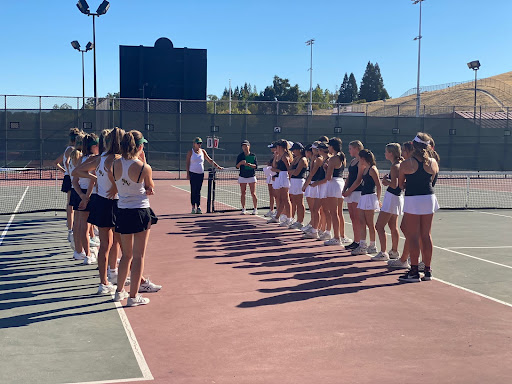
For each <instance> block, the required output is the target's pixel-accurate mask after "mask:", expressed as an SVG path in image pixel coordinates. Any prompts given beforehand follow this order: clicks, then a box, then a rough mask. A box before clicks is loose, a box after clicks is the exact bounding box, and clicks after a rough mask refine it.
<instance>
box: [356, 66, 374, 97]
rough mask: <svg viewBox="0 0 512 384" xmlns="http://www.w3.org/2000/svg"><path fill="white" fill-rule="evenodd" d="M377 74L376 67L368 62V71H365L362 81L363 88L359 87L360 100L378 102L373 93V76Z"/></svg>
mask: <svg viewBox="0 0 512 384" xmlns="http://www.w3.org/2000/svg"><path fill="white" fill-rule="evenodd" d="M374 72H375V67H374V66H373V64H372V63H371V62H368V64H366V69H365V71H364V75H363V78H362V79H361V86H360V87H359V99H360V100H366V101H374V100H377V99H376V98H374V97H375V96H374V93H375V92H374V91H373V88H374V86H373V82H374V81H373V78H374V76H373V74H374Z"/></svg>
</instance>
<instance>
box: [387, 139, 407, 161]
mask: <svg viewBox="0 0 512 384" xmlns="http://www.w3.org/2000/svg"><path fill="white" fill-rule="evenodd" d="M386 151H388V152H389V153H391V154H392V155H393V157H394V158H395V161H398V162H400V161H404V158H403V157H402V148H401V147H400V144H398V143H389V144H387V145H386Z"/></svg>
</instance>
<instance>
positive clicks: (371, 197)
mask: <svg viewBox="0 0 512 384" xmlns="http://www.w3.org/2000/svg"><path fill="white" fill-rule="evenodd" d="M357 208H359V209H362V210H363V211H375V212H379V211H380V206H379V199H377V194H376V193H370V194H368V195H361V198H360V199H359V203H358V204H357Z"/></svg>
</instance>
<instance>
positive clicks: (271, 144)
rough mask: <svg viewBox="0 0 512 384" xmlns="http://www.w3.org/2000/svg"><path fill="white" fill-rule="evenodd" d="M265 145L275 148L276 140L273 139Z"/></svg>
mask: <svg viewBox="0 0 512 384" xmlns="http://www.w3.org/2000/svg"><path fill="white" fill-rule="evenodd" d="M267 147H268V148H275V147H277V145H276V142H275V141H273V142H271V143H270V144H269V145H267Z"/></svg>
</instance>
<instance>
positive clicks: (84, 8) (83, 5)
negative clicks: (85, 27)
mask: <svg viewBox="0 0 512 384" xmlns="http://www.w3.org/2000/svg"><path fill="white" fill-rule="evenodd" d="M76 6H77V8H78V10H79V11H80V12H82V13H83V14H84V15H87V16H92V43H93V46H94V52H93V53H94V109H96V105H97V104H98V90H97V86H96V23H95V20H94V18H95V17H99V16H101V15H104V14H105V13H107V11H108V9H109V8H110V3H109V2H108V1H107V0H103V2H102V3H101V4H100V6H99V7H98V9H97V10H96V13H91V11H90V10H89V4H87V1H86V0H78V3H76Z"/></svg>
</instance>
